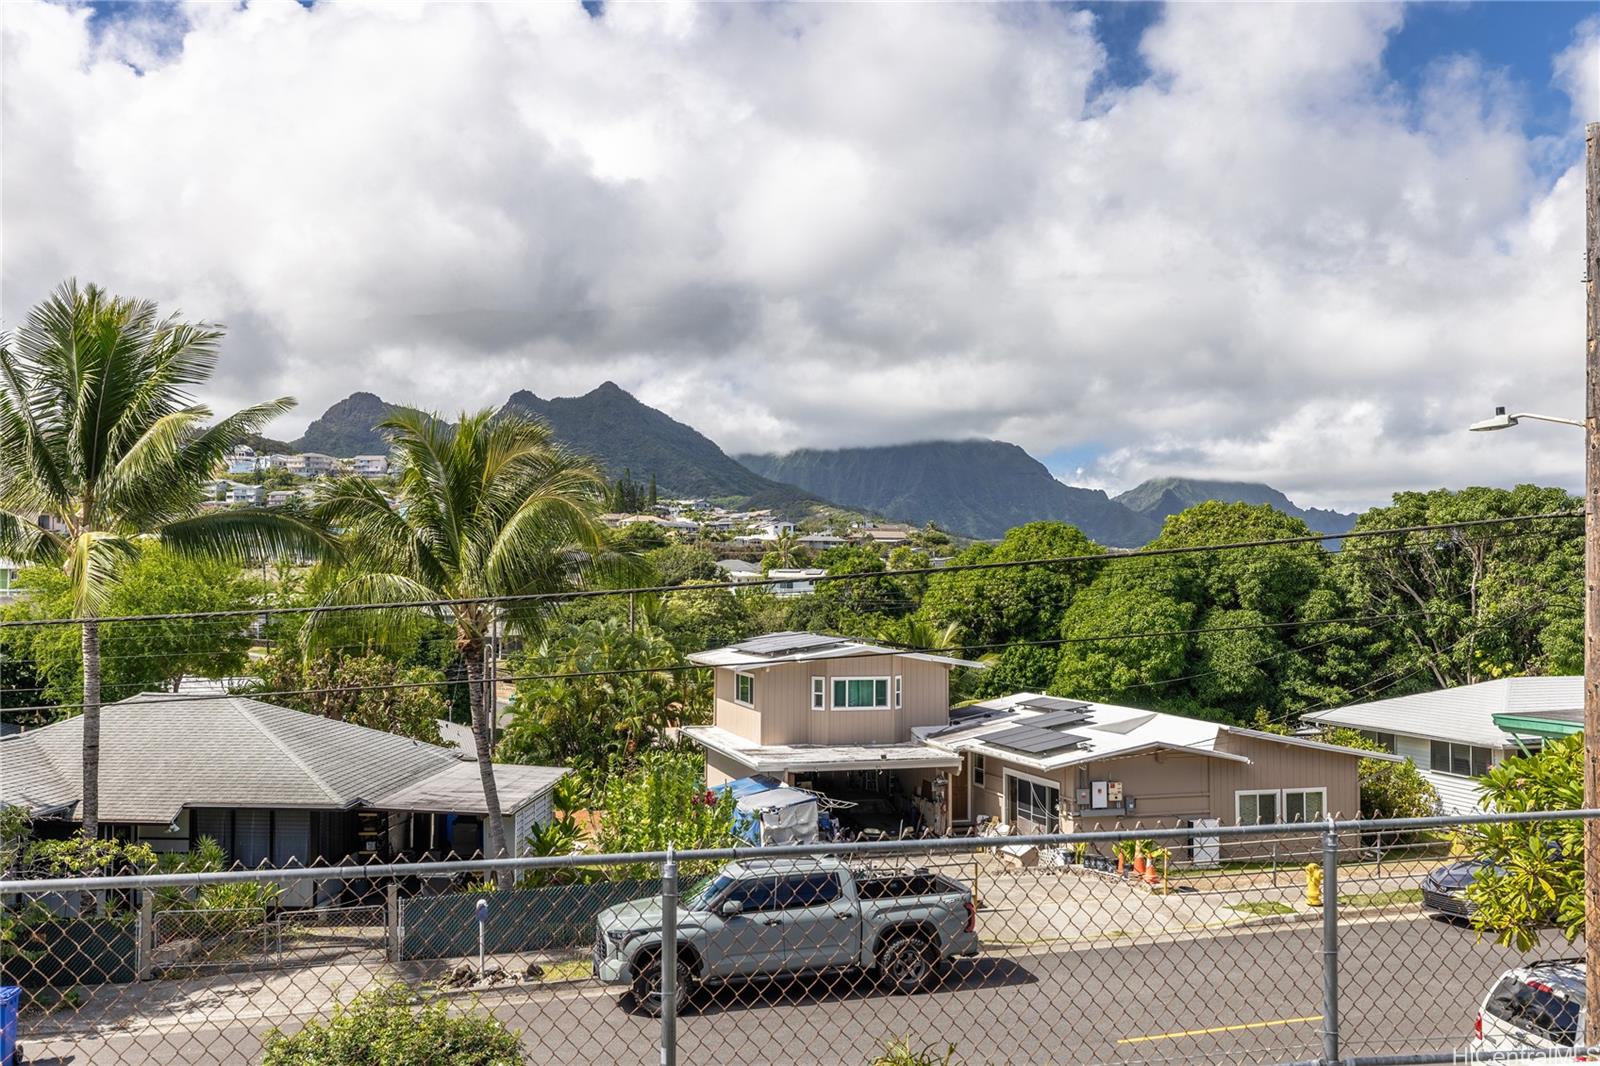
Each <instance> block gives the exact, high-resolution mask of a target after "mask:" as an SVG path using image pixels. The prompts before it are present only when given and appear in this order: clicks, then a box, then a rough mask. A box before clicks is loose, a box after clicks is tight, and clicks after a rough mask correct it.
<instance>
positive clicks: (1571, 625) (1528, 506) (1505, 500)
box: [1338, 485, 1583, 695]
mask: <svg viewBox="0 0 1600 1066" xmlns="http://www.w3.org/2000/svg"><path fill="white" fill-rule="evenodd" d="M1582 506H1583V501H1582V500H1581V499H1579V498H1577V497H1574V496H1571V495H1569V494H1568V493H1567V492H1565V491H1564V490H1562V489H1553V488H1540V487H1538V486H1536V485H1518V486H1517V487H1516V488H1514V489H1494V488H1483V487H1475V488H1467V489H1462V490H1460V491H1459V492H1452V491H1450V490H1447V489H1437V490H1434V491H1432V492H1400V493H1396V494H1395V496H1394V502H1393V504H1392V505H1390V506H1388V507H1374V508H1373V509H1372V510H1370V511H1368V512H1367V513H1366V514H1364V515H1362V516H1361V518H1360V519H1359V520H1358V521H1357V523H1356V528H1357V529H1358V530H1359V529H1388V528H1396V527H1404V526H1415V525H1425V524H1438V523H1446V522H1461V521H1472V520H1483V519H1496V518H1510V517H1515V516H1518V515H1530V514H1545V513H1549V512H1552V511H1564V510H1573V509H1579V510H1581V509H1582ZM1338 565H1339V568H1340V569H1341V570H1342V571H1343V573H1344V577H1345V580H1346V583H1347V584H1348V586H1349V588H1350V589H1351V592H1352V598H1353V604H1354V606H1355V607H1356V608H1357V609H1358V610H1359V611H1362V612H1370V613H1374V614H1380V613H1381V614H1385V615H1391V616H1393V617H1392V620H1391V621H1389V622H1388V623H1386V627H1387V629H1388V630H1389V631H1390V632H1391V633H1392V634H1394V637H1395V640H1394V642H1393V646H1392V654H1391V655H1390V656H1389V657H1388V658H1387V660H1385V661H1382V662H1379V663H1377V664H1375V665H1377V667H1378V668H1379V669H1378V672H1379V673H1381V674H1384V675H1393V676H1395V677H1396V678H1399V679H1400V683H1399V684H1397V685H1396V686H1395V692H1394V694H1396V695H1399V694H1403V693H1404V692H1405V691H1406V690H1407V689H1410V690H1413V691H1414V690H1418V689H1422V688H1447V687H1450V686H1453V685H1470V684H1473V683H1474V682H1477V681H1484V680H1488V679H1490V678H1495V677H1504V676H1507V675H1511V674H1526V673H1567V672H1572V673H1576V672H1579V671H1580V670H1581V668H1582V661H1583V660H1582V645H1581V635H1582V627H1583V610H1582V607H1583V600H1582V595H1583V523H1582V521H1581V520H1580V519H1573V520H1571V521H1547V522H1526V523H1516V522H1511V523H1507V524H1505V525H1500V524H1497V523H1493V522H1491V523H1489V524H1487V525H1482V526H1473V527H1469V528H1465V529H1450V530H1442V531H1438V532H1433V533H1411V534H1398V535H1395V536H1389V537H1374V538H1369V539H1363V540H1359V541H1354V542H1352V543H1350V544H1348V545H1347V546H1346V547H1345V548H1344V550H1343V551H1341V552H1340V553H1339V558H1338Z"/></svg>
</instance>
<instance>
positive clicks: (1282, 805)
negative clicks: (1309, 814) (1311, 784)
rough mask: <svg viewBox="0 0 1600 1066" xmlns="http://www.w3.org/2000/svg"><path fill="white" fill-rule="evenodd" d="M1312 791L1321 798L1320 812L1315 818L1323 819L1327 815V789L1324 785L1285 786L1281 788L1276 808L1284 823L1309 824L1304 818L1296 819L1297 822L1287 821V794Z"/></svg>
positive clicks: (1309, 792) (1302, 793)
mask: <svg viewBox="0 0 1600 1066" xmlns="http://www.w3.org/2000/svg"><path fill="white" fill-rule="evenodd" d="M1313 792H1315V793H1316V794H1317V795H1318V796H1320V797H1321V799H1322V803H1321V804H1320V806H1321V808H1322V813H1321V814H1319V815H1317V820H1318V821H1321V820H1322V819H1324V818H1326V817H1327V816H1328V790H1327V788H1326V787H1323V788H1286V789H1284V790H1283V798H1282V799H1280V800H1279V801H1278V810H1279V812H1280V813H1281V814H1282V816H1283V821H1284V824H1285V825H1306V824H1309V822H1308V820H1307V819H1305V818H1302V819H1300V821H1298V822H1290V821H1289V796H1290V794H1291V793H1292V794H1294V795H1296V796H1309V795H1311V794H1312V793H1313Z"/></svg>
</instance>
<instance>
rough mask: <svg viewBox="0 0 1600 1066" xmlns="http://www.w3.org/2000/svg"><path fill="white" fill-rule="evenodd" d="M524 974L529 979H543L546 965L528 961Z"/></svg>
mask: <svg viewBox="0 0 1600 1066" xmlns="http://www.w3.org/2000/svg"><path fill="white" fill-rule="evenodd" d="M522 975H523V977H525V978H527V979H528V980H529V981H542V980H544V967H543V966H540V965H539V964H538V963H536V962H530V963H528V968H527V969H526V970H524V971H523V974H522Z"/></svg>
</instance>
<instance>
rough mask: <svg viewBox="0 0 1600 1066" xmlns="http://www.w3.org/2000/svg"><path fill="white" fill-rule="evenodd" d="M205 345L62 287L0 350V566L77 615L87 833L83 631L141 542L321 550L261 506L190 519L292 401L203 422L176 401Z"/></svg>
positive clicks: (90, 769)
mask: <svg viewBox="0 0 1600 1066" xmlns="http://www.w3.org/2000/svg"><path fill="white" fill-rule="evenodd" d="M221 339H222V330H220V329H218V328H216V327H213V326H209V325H196V324H192V323H188V322H184V321H182V320H180V319H178V318H177V317H176V316H169V317H166V318H162V317H160V315H159V313H158V311H157V309H156V305H155V304H153V303H151V302H149V301H140V300H131V299H124V298H120V297H116V296H112V295H111V294H109V293H107V292H105V291H104V290H103V289H100V288H98V287H97V286H94V285H88V286H83V287H79V286H78V284H77V283H76V282H72V281H68V282H66V283H64V284H62V285H61V286H60V287H59V288H58V289H56V291H55V292H54V293H52V294H51V296H50V297H49V298H48V299H46V300H45V301H44V302H43V303H41V304H39V305H38V306H36V307H35V308H33V310H32V311H30V312H29V314H28V317H27V319H26V321H25V322H24V323H23V324H22V325H21V326H20V327H19V328H17V329H16V330H13V331H11V332H9V333H7V334H6V335H5V336H4V338H3V339H0V554H3V555H7V556H10V557H12V558H20V559H23V560H26V561H31V562H36V563H41V564H47V565H51V566H56V567H59V568H60V569H61V572H62V573H63V574H64V575H65V577H66V579H67V580H66V586H65V592H66V595H67V596H68V597H69V598H70V603H71V606H72V614H73V616H74V617H77V618H81V619H84V621H83V623H82V625H81V627H80V640H81V655H82V662H83V687H82V695H81V698H80V701H79V702H80V703H81V704H82V708H81V709H82V712H83V719H84V724H83V802H82V808H81V809H82V817H83V829H84V832H85V833H86V834H88V835H90V836H93V835H94V834H95V833H96V832H97V830H98V826H99V796H100V789H99V775H100V700H101V691H100V689H101V669H100V639H101V633H100V626H99V623H98V622H97V621H96V619H97V618H99V617H102V616H104V615H105V614H106V613H107V611H108V608H109V607H110V600H111V596H112V593H113V591H114V590H115V589H116V587H117V586H118V585H119V584H120V583H121V580H122V579H123V577H124V576H125V574H126V571H127V570H128V569H129V566H130V564H131V563H132V562H133V561H134V560H135V559H137V558H138V556H139V547H140V543H141V538H158V539H159V540H161V541H162V542H163V543H164V544H166V545H167V546H168V547H170V548H171V549H173V550H174V551H177V552H180V553H183V554H187V555H196V556H201V557H207V558H221V559H229V560H233V561H240V562H244V561H254V560H257V559H260V558H262V557H264V556H269V555H278V554H282V553H285V552H296V551H300V552H305V551H317V550H320V549H321V548H322V547H323V546H324V543H325V541H324V538H322V537H321V536H320V535H319V534H318V533H317V532H316V530H315V529H313V528H312V527H310V526H308V525H307V524H305V523H303V522H301V521H299V520H297V519H295V518H293V517H292V516H289V515H286V514H282V513H278V512H274V511H271V510H268V509H261V508H228V509H226V510H218V511H211V512H205V511H202V509H201V503H202V491H201V483H202V481H204V480H205V479H206V478H207V477H208V476H210V474H211V473H212V470H213V469H214V468H215V467H216V466H217V465H218V463H219V462H221V460H222V458H223V457H224V456H225V455H227V454H228V453H229V452H230V451H232V450H233V448H234V447H235V446H236V445H238V444H240V443H242V442H243V441H244V439H245V438H246V437H247V436H249V435H250V434H252V433H256V432H258V431H259V430H260V429H261V428H262V427H263V426H265V425H266V424H267V423H268V422H270V421H271V420H272V419H274V418H276V417H277V416H278V415H280V414H283V413H284V412H285V411H287V410H288V409H289V408H290V407H291V406H292V405H293V401H292V400H290V399H287V398H284V399H278V400H273V401H269V402H267V403H262V404H257V405H256V406H253V407H248V408H245V409H244V410H242V411H239V412H237V413H235V414H232V415H229V416H227V417H225V418H216V417H214V416H213V414H212V412H211V410H210V409H209V408H207V407H205V406H203V405H201V404H198V403H196V402H195V401H194V400H193V399H192V398H191V395H190V390H191V389H194V388H196V387H197V386H201V385H204V384H205V382H206V381H207V380H209V378H210V377H211V373H212V371H213V369H214V368H215V366H216V362H217V354H218V350H219V345H220V342H221ZM41 517H42V518H44V519H45V521H43V522H41V521H40V519H41Z"/></svg>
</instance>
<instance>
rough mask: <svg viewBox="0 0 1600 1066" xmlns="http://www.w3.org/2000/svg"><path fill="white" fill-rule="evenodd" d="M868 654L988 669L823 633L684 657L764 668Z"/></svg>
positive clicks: (770, 638)
mask: <svg viewBox="0 0 1600 1066" xmlns="http://www.w3.org/2000/svg"><path fill="white" fill-rule="evenodd" d="M752 649H754V650H752ZM865 655H898V656H900V657H901V658H903V659H916V660H918V661H919V662H928V663H940V664H942V665H944V666H965V667H970V668H973V669H979V670H982V669H985V668H986V667H987V665H988V664H986V663H980V662H974V661H973V660H970V659H958V658H955V657H954V656H950V655H938V654H935V653H933V652H926V651H906V650H904V649H901V648H885V647H882V646H880V645H877V644H868V643H866V642H865V641H860V640H855V639H853V638H851V637H836V636H829V635H826V634H820V633H770V634H768V635H767V636H765V637H754V638H752V639H750V640H747V641H743V642H742V643H739V644H732V645H729V646H728V647H725V648H712V649H710V650H708V651H699V652H694V653H692V654H690V655H687V656H685V658H687V659H688V660H689V661H690V662H692V663H695V664H697V665H699V666H730V667H739V668H745V669H761V668H763V667H767V666H776V665H778V664H780V663H799V662H812V661H814V660H817V659H839V658H848V657H850V656H865Z"/></svg>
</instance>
